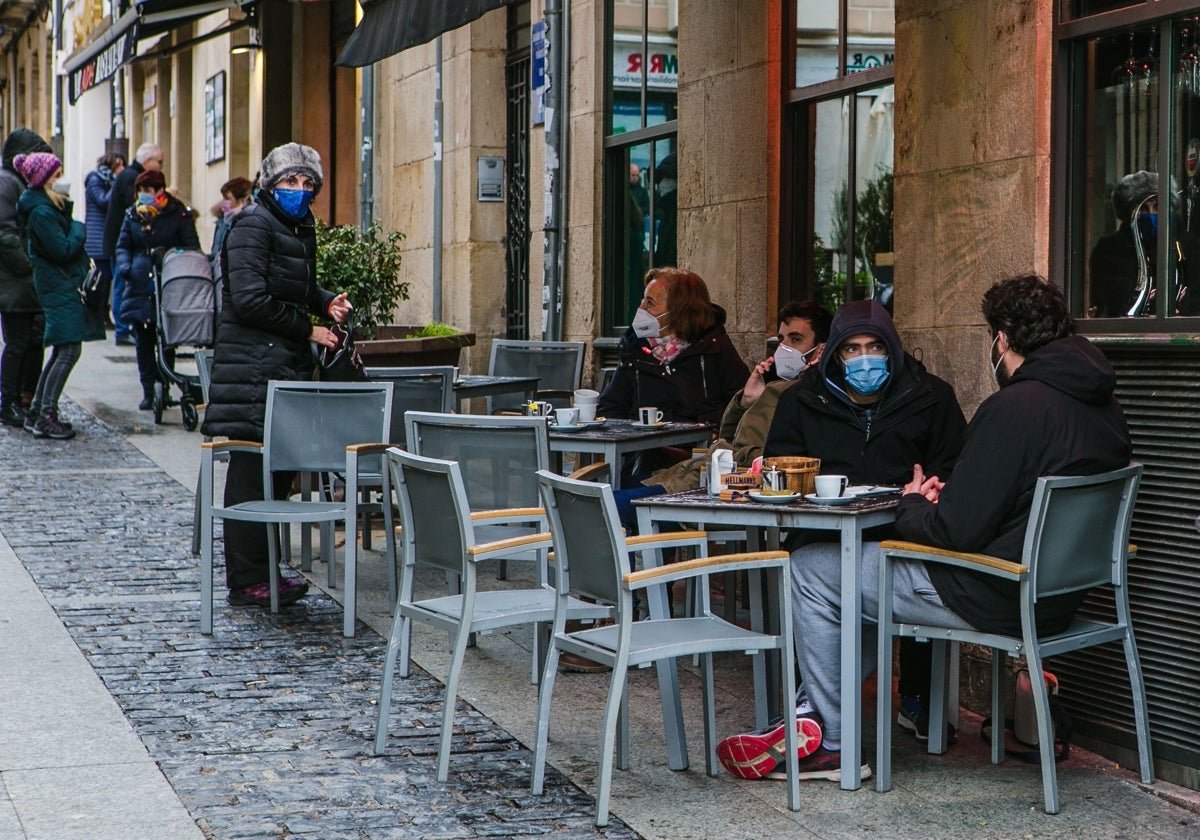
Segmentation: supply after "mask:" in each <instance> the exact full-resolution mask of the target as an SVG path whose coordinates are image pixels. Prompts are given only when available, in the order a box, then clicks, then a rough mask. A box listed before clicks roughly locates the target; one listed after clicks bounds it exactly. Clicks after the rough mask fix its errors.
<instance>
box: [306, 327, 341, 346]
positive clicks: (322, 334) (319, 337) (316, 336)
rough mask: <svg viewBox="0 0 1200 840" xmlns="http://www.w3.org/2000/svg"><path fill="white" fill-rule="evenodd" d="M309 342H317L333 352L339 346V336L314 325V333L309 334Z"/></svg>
mask: <svg viewBox="0 0 1200 840" xmlns="http://www.w3.org/2000/svg"><path fill="white" fill-rule="evenodd" d="M308 340H309V341H315V342H316V343H317V344H320V345H321V346H322V347H328V348H329V349H331V350H332V349H334V348H335V347H337V346H338V340H337V336H336V335H334V334H333V331H332V330H328V329H326V328H325V327H318V326H316V325H315V324H314V325H313V328H312V332H311V333H309V334H308Z"/></svg>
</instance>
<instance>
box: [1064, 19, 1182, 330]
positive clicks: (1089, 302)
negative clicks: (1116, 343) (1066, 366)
mask: <svg viewBox="0 0 1200 840" xmlns="http://www.w3.org/2000/svg"><path fill="white" fill-rule="evenodd" d="M1066 52H1067V55H1068V60H1069V62H1070V63H1071V65H1072V66H1073V68H1075V69H1076V70H1077V72H1076V73H1075V74H1073V77H1074V78H1076V79H1077V80H1078V81H1077V82H1076V83H1075V86H1074V88H1073V89H1072V97H1073V98H1074V99H1075V101H1076V105H1075V107H1074V108H1072V109H1071V110H1070V113H1071V114H1072V115H1073V120H1074V121H1073V122H1072V124H1071V125H1070V128H1069V134H1070V138H1071V148H1072V151H1073V154H1072V155H1071V158H1070V160H1071V163H1070V165H1069V170H1070V179H1071V187H1070V189H1069V192H1068V194H1069V196H1070V199H1071V208H1070V209H1069V218H1070V219H1071V227H1072V228H1073V229H1074V230H1076V231H1078V235H1076V236H1073V237H1071V239H1072V241H1077V242H1079V243H1080V244H1081V247H1080V248H1079V250H1078V251H1069V252H1068V255H1067V256H1068V278H1069V283H1068V288H1069V291H1070V293H1071V300H1072V305H1073V308H1074V310H1075V313H1076V315H1077V316H1079V317H1081V318H1087V319H1118V320H1111V321H1109V322H1108V324H1107V326H1105V327H1104V329H1118V330H1124V329H1138V330H1140V329H1147V328H1150V326H1149V324H1147V323H1146V322H1153V321H1155V320H1158V319H1162V318H1179V317H1186V316H1196V315H1200V184H1198V183H1197V176H1198V175H1200V18H1197V17H1195V16H1189V17H1184V18H1174V19H1164V20H1158V21H1152V22H1148V23H1147V24H1145V25H1137V26H1132V27H1126V28H1123V29H1121V30H1119V31H1115V32H1105V33H1102V34H1099V35H1094V36H1091V37H1087V38H1083V39H1080V40H1078V41H1076V42H1072V43H1070V44H1069V46H1068V48H1067V50H1066ZM1121 322H1123V325H1122V323H1121ZM1139 323H1141V324H1142V326H1138V324H1139Z"/></svg>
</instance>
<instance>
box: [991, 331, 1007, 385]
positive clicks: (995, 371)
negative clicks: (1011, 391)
mask: <svg viewBox="0 0 1200 840" xmlns="http://www.w3.org/2000/svg"><path fill="white" fill-rule="evenodd" d="M999 341H1000V333H996V337H995V338H993V339H992V346H991V349H990V350H988V358H989V359H990V358H991V356H992V354H993V353H995V352H996V343H997V342H999ZM1007 352H1008V351H1007V350H1005V351H1004V353H1001V354H1000V357H999V358H997V359H996V361H995V362H993V363H992V381H993V382H995V383H996V385H997V386H999V387H1004V384H1005V383H1006V382H1008V378H1009V377H1008V374H1006V373H1005V374H1002V373H1000V365H1002V364H1003V363H1004V355H1005V353H1007Z"/></svg>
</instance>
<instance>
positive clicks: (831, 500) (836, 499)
mask: <svg viewBox="0 0 1200 840" xmlns="http://www.w3.org/2000/svg"><path fill="white" fill-rule="evenodd" d="M804 498H806V499H808V500H809V501H810V502H812V503H813V504H814V505H846V504H849V503H850V502H853V501H854V500H855V498H857V497H855V496H818V495H817V494H816V493H805V494H804Z"/></svg>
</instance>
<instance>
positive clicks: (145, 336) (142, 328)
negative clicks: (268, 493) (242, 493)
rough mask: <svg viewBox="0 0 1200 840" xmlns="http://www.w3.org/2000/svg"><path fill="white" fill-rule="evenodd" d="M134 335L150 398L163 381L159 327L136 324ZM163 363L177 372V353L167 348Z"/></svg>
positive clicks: (140, 375) (141, 375)
mask: <svg viewBox="0 0 1200 840" xmlns="http://www.w3.org/2000/svg"><path fill="white" fill-rule="evenodd" d="M133 334H134V336H135V337H136V338H137V366H138V379H139V380H141V383H142V394H143V396H147V397H148V396H150V395H152V394H153V393H154V383H155V382H158V381H160V380H161V379H162V376H161V375H160V374H159V372H158V362H157V361H155V358H154V353H155V350H154V345H155V344H156V343H157V342H158V327H156V326H155V325H154V324H134V325H133ZM163 361H164V362H166V364H167V370H175V351H174V350H172V349H170V348H166V349H165V350H164V351H163ZM259 498H262V497H261V496H260V497H259Z"/></svg>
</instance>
